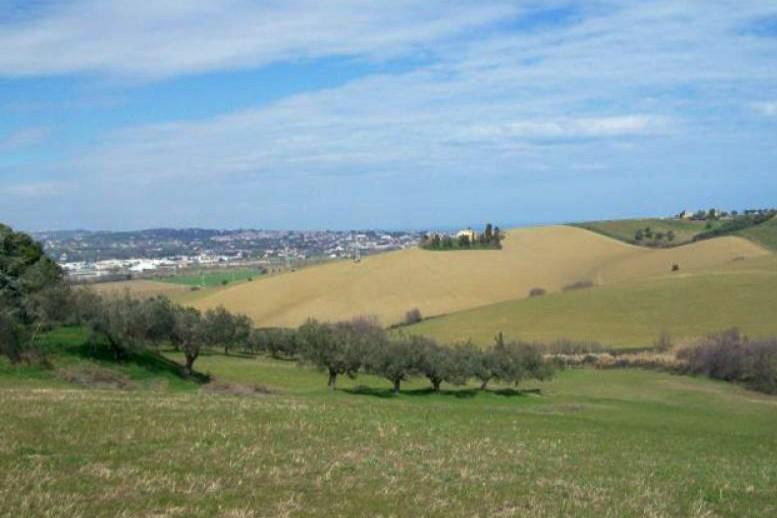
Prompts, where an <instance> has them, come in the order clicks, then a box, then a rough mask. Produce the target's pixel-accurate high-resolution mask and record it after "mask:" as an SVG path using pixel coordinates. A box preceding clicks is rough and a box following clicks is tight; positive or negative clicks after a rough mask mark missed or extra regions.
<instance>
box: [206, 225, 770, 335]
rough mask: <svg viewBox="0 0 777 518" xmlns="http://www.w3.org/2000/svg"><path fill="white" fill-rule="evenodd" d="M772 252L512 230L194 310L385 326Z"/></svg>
mask: <svg viewBox="0 0 777 518" xmlns="http://www.w3.org/2000/svg"><path fill="white" fill-rule="evenodd" d="M768 253H769V252H768V251H766V250H765V249H763V248H761V247H759V246H758V245H755V244H753V243H751V242H749V241H747V240H745V239H741V238H736V237H725V238H719V239H714V240H709V241H704V242H700V243H694V244H691V245H687V246H683V247H679V248H674V249H668V250H650V249H645V248H640V247H635V246H631V245H628V244H625V243H622V242H620V241H616V240H614V239H610V238H607V237H604V236H601V235H598V234H595V233H593V232H589V231H587V230H583V229H579V228H573V227H567V226H553V227H539V228H527V229H516V230H511V231H509V232H508V233H507V237H506V239H505V241H504V248H503V250H482V251H460V252H459V251H455V252H432V251H425V250H420V249H412V250H403V251H399V252H394V253H388V254H383V255H378V256H373V257H368V258H366V259H364V260H363V261H362V262H360V263H353V262H338V263H330V264H326V265H322V266H316V267H311V268H307V269H303V270H300V271H297V272H294V273H288V274H284V275H280V276H276V277H269V278H265V279H262V280H259V281H255V282H252V283H248V284H243V285H238V286H234V287H229V288H226V289H223V290H219V291H217V292H214V293H212V294H208V295H207V296H203V297H201V298H199V299H198V300H196V301H193V302H192V304H193V305H195V306H196V307H199V308H201V309H205V308H210V307H215V306H218V305H224V306H225V307H226V308H228V309H229V310H231V311H236V312H240V313H244V314H247V315H249V316H250V317H251V318H252V319H253V320H254V321H255V323H256V325H258V326H296V325H298V324H300V323H302V322H303V321H304V320H305V319H307V318H309V317H315V318H319V319H322V320H339V319H346V318H350V317H352V316H356V315H374V316H377V317H378V318H379V319H380V321H381V322H382V323H383V324H385V325H389V324H393V323H396V322H398V321H400V320H401V319H402V317H403V315H404V313H405V312H406V311H407V310H409V309H411V308H414V307H418V308H419V309H420V310H421V312H422V313H423V315H424V316H432V315H440V314H444V313H449V312H452V311H459V310H463V309H467V308H473V307H477V306H482V305H486V304H492V303H495V302H501V301H506V300H511V299H516V298H521V297H526V296H527V294H528V292H529V290H530V289H531V288H534V287H541V288H544V289H546V290H548V292H554V291H559V290H560V289H561V288H562V287H563V286H565V285H568V284H571V283H574V282H576V281H581V280H593V281H595V282H596V283H599V284H602V283H610V282H614V281H619V280H624V279H633V278H641V277H648V276H652V275H658V274H662V273H666V272H667V271H669V270H670V269H671V266H672V264H673V263H678V264H680V267H681V269H682V271H683V272H687V271H693V270H699V269H705V268H710V267H715V266H719V265H722V264H725V263H729V262H731V261H733V260H735V259H736V258H739V257H757V256H762V255H767V254H768Z"/></svg>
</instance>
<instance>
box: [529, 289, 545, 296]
mask: <svg viewBox="0 0 777 518" xmlns="http://www.w3.org/2000/svg"><path fill="white" fill-rule="evenodd" d="M546 293H548V292H547V291H545V288H532V289H531V290H529V297H542V296H543V295H545V294H546Z"/></svg>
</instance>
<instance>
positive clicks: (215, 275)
mask: <svg viewBox="0 0 777 518" xmlns="http://www.w3.org/2000/svg"><path fill="white" fill-rule="evenodd" d="M262 275H264V271H263V270H260V269H258V268H228V269H226V268H225V269H218V270H202V271H200V272H187V273H182V274H180V275H172V276H170V277H162V278H160V279H159V280H160V281H161V282H167V283H171V284H182V285H184V286H199V287H203V288H207V287H214V286H221V285H223V284H224V281H226V282H227V283H228V284H231V283H235V282H242V281H248V280H253V279H254V278H257V277H261V276H262Z"/></svg>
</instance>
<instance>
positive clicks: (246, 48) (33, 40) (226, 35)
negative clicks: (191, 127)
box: [0, 0, 518, 78]
mask: <svg viewBox="0 0 777 518" xmlns="http://www.w3.org/2000/svg"><path fill="white" fill-rule="evenodd" d="M53 5H54V6H55V7H52V6H47V7H45V8H42V9H41V10H40V12H37V13H32V14H30V15H29V16H27V17H26V18H23V19H22V20H21V21H19V20H17V21H16V22H15V23H12V24H10V25H9V26H7V27H2V26H0V49H3V51H2V53H0V76H1V75H6V76H25V75H46V74H61V73H70V72H82V71H97V72H104V73H109V74H117V75H121V76H128V77H133V78H136V77H140V78H159V77H166V76H171V75H176V74H182V73H192V72H202V71H210V70H223V69H235V68H245V67H257V66H262V65H266V64H268V63H272V62H277V61H296V60H310V59H316V58H320V57H326V56H333V55H344V56H356V57H366V58H372V59H382V58H387V57H392V56H396V55H398V54H402V53H405V52H408V51H410V50H413V51H423V50H424V49H425V48H426V47H427V46H428V45H430V44H432V43H434V42H436V41H439V40H440V39H444V38H447V37H451V36H455V35H459V34H461V33H463V32H464V31H468V30H474V29H477V28H478V27H482V26H484V25H488V24H490V23H493V22H495V21H497V20H500V19H504V18H505V17H509V16H511V15H514V14H515V13H516V12H518V9H517V8H516V7H515V5H514V2H508V1H506V0H498V1H493V2H485V3H476V2H467V1H463V0H459V1H454V2H449V1H443V0H425V1H423V2H417V1H414V0H391V1H390V2H385V1H381V0H370V1H364V0H339V1H336V2H321V1H319V0H284V1H264V2H254V1H250V0H218V1H216V0H210V1H209V0H187V1H181V0H176V1H162V2H136V1H131V2H127V1H123V0H76V1H74V2H71V3H68V4H53Z"/></svg>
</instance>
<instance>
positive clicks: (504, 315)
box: [405, 258, 777, 348]
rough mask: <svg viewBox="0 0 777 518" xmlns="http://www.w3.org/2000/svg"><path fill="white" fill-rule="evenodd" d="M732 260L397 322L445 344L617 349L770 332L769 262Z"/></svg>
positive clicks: (773, 275)
mask: <svg viewBox="0 0 777 518" xmlns="http://www.w3.org/2000/svg"><path fill="white" fill-rule="evenodd" d="M766 259H767V258H764V259H763V260H760V261H757V262H756V264H753V263H752V262H748V261H741V262H737V263H732V264H731V265H730V266H729V267H728V268H727V269H724V270H721V271H712V272H708V273H704V274H699V275H683V274H681V273H680V272H678V273H677V275H675V276H665V277H660V278H653V279H647V280H640V281H630V282H623V283H616V284H612V285H608V286H601V287H595V288H591V289H586V290H577V291H573V292H567V293H556V294H550V295H546V296H544V297H537V298H532V299H521V300H515V301H509V302H503V303H498V304H492V305H489V306H483V307H480V308H476V309H472V310H467V311H462V312H458V313H452V314H450V315H446V316H443V317H439V318H433V319H429V320H426V321H424V322H421V323H419V324H416V325H414V326H411V327H409V328H405V329H406V330H407V331H408V332H411V333H418V334H424V335H428V336H433V337H435V338H437V339H440V340H442V341H446V342H454V341H461V340H463V339H466V338H472V339H473V340H474V341H475V342H476V343H479V344H489V343H492V342H493V338H494V335H495V334H496V333H497V332H499V331H502V332H503V333H504V334H505V336H507V337H510V338H521V339H524V340H532V341H534V340H538V341H545V342H547V341H553V340H556V339H559V338H569V339H574V340H588V341H590V340H592V341H597V342H600V343H602V344H604V345H606V346H610V347H617V348H631V347H645V346H650V345H651V344H652V342H653V341H654V340H655V339H656V338H657V336H658V335H659V334H660V333H661V332H663V331H666V332H668V333H669V334H670V335H671V336H672V337H673V338H674V339H676V340H682V339H687V338H692V337H698V336H703V335H705V334H707V333H710V332H715V331H721V330H724V329H727V328H730V327H739V328H740V329H741V330H742V331H743V332H745V333H746V334H748V335H750V336H752V337H765V336H774V335H777V318H776V317H775V315H777V313H775V308H777V263H775V262H774V260H773V259H772V258H768V259H769V260H768V261H767V260H766Z"/></svg>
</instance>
